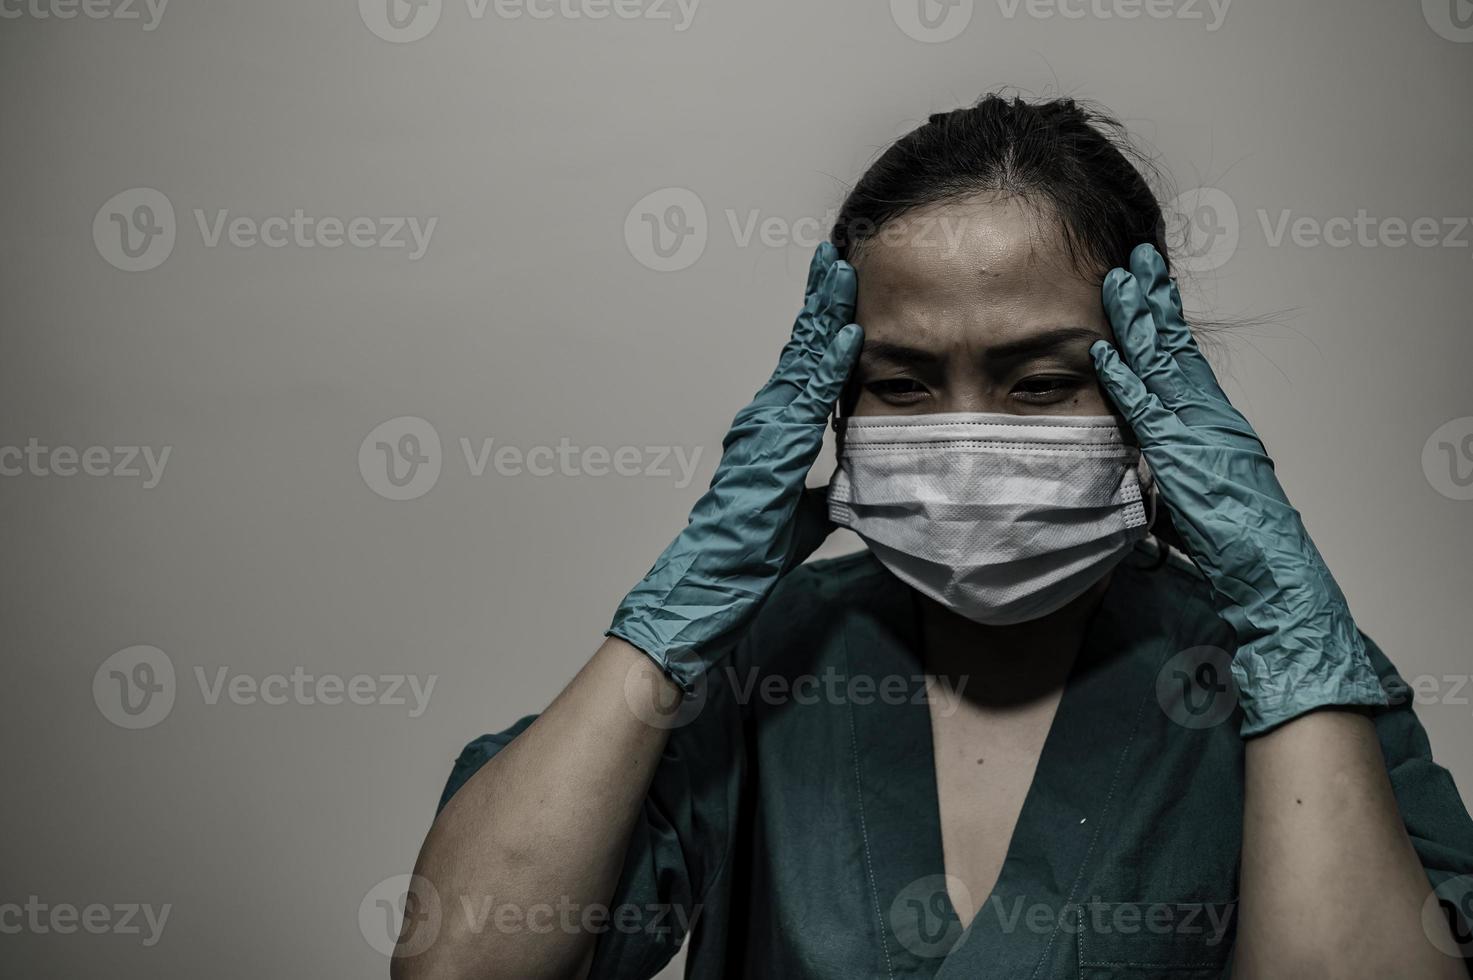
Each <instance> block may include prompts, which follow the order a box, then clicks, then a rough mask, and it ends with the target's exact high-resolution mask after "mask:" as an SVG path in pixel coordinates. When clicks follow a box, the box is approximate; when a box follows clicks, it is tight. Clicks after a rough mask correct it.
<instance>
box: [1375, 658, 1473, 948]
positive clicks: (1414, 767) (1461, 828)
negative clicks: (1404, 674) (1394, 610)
mask: <svg viewBox="0 0 1473 980" xmlns="http://www.w3.org/2000/svg"><path fill="white" fill-rule="evenodd" d="M1365 642H1366V651H1367V653H1368V654H1369V655H1370V658H1371V663H1372V665H1373V666H1374V667H1375V669H1376V673H1377V675H1378V676H1379V677H1380V679H1381V687H1382V689H1383V690H1384V691H1385V692H1386V695H1387V699H1388V700H1389V702H1390V705H1389V707H1386V708H1382V709H1377V710H1375V711H1374V712H1373V717H1374V719H1375V724H1376V734H1377V736H1378V738H1379V740H1380V743H1381V752H1382V754H1383V755H1384V756H1385V757H1386V770H1387V774H1388V775H1389V776H1390V777H1391V787H1392V790H1393V791H1394V792H1395V794H1396V802H1397V805H1398V807H1399V808H1400V810H1401V816H1402V822H1403V823H1404V824H1405V825H1406V830H1407V835H1408V836H1409V837H1410V838H1411V841H1412V846H1413V847H1415V848H1416V851H1417V856H1418V857H1419V858H1420V859H1421V861H1422V867H1423V868H1424V869H1425V870H1426V872H1427V878H1428V880H1429V881H1430V882H1431V883H1432V887H1433V889H1434V890H1435V891H1436V892H1437V894H1438V898H1439V899H1440V903H1439V904H1440V905H1441V906H1442V910H1441V912H1442V914H1443V915H1445V916H1447V918H1448V922H1449V924H1450V925H1451V926H1452V929H1453V932H1454V934H1455V936H1457V937H1458V940H1459V942H1460V943H1461V945H1462V949H1463V950H1464V952H1465V954H1466V953H1468V952H1469V951H1470V950H1473V922H1470V916H1469V910H1470V908H1473V819H1470V818H1469V816H1468V810H1467V808H1466V807H1465V806H1464V805H1463V799H1462V797H1461V796H1460V795H1459V793H1458V788H1457V786H1456V785H1454V783H1453V777H1452V774H1451V773H1449V772H1448V771H1447V770H1446V769H1444V768H1443V767H1442V766H1440V765H1438V764H1437V763H1436V762H1434V761H1433V760H1432V746H1431V744H1430V743H1429V742H1428V740H1427V732H1426V731H1425V730H1424V729H1423V728H1422V723H1421V722H1420V721H1418V720H1417V716H1416V713H1415V712H1414V711H1413V710H1412V702H1413V700H1414V698H1413V691H1412V690H1411V688H1410V687H1409V686H1408V685H1407V683H1406V682H1405V681H1404V680H1402V678H1401V676H1400V675H1399V674H1398V673H1397V672H1396V668H1395V667H1393V666H1392V665H1391V662H1390V661H1389V660H1387V658H1386V655H1385V654H1384V653H1382V652H1381V649H1380V647H1378V646H1377V645H1376V644H1375V643H1373V642H1372V641H1371V639H1370V638H1369V637H1365ZM1465 959H1468V957H1467V956H1466V955H1465ZM1468 964H1469V972H1470V974H1473V960H1468Z"/></svg>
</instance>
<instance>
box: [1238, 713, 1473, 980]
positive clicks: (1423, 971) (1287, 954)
mask: <svg viewBox="0 0 1473 980" xmlns="http://www.w3.org/2000/svg"><path fill="white" fill-rule="evenodd" d="M1246 766H1247V772H1246V798H1245V803H1244V819H1243V873H1242V890H1241V901H1240V904H1239V910H1240V913H1239V914H1240V919H1239V931H1238V941H1237V948H1236V953H1235V956H1234V974H1233V975H1234V977H1235V978H1253V980H1257V978H1265V977H1295V978H1298V977H1306V976H1314V977H1341V976H1343V977H1372V976H1374V977H1392V976H1415V977H1425V978H1428V980H1434V978H1438V977H1448V978H1453V977H1465V976H1466V974H1465V972H1464V969H1463V966H1462V964H1461V962H1460V961H1458V960H1455V959H1452V958H1450V957H1448V956H1445V955H1444V954H1442V953H1441V952H1439V951H1438V950H1437V949H1436V947H1434V946H1433V944H1432V943H1431V942H1430V941H1429V940H1428V937H1427V935H1426V933H1425V932H1424V930H1423V925H1422V918H1421V911H1422V905H1423V902H1424V901H1425V900H1426V898H1427V895H1428V893H1429V892H1430V891H1431V885H1430V883H1429V882H1428V880H1427V876H1426V873H1425V872H1424V871H1423V869H1422V866H1421V864H1420V862H1419V861H1418V859H1417V855H1416V852H1415V851H1414V850H1413V849H1412V845H1411V841H1410V840H1408V838H1407V835H1406V831H1405V829H1404V827H1403V825H1402V820H1401V815H1400V812H1399V811H1398V809H1397V804H1396V798H1395V796H1394V795H1393V793H1392V790H1391V783H1390V780H1389V779H1388V778H1387V775H1386V764H1385V761H1384V759H1383V758H1382V755H1381V749H1380V745H1379V743H1378V742H1377V741H1376V732H1375V727H1374V726H1373V725H1372V723H1371V721H1370V720H1369V719H1368V718H1366V717H1365V716H1363V715H1361V714H1359V713H1356V712H1352V711H1338V710H1330V711H1318V712H1314V713H1311V714H1308V715H1305V716H1303V717H1300V718H1298V719H1295V720H1294V721H1291V722H1289V723H1287V724H1285V725H1283V726H1282V727H1280V728H1279V729H1277V730H1275V731H1273V732H1270V733H1269V734H1267V735H1263V736H1261V737H1259V738H1255V739H1253V740H1251V741H1250V742H1249V743H1248V745H1247V751H1246Z"/></svg>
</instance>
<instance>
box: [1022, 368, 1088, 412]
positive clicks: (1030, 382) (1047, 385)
mask: <svg viewBox="0 0 1473 980" xmlns="http://www.w3.org/2000/svg"><path fill="white" fill-rule="evenodd" d="M1081 384H1083V381H1082V380H1081V379H1080V378H1076V377H1072V376H1070V375H1062V374H1036V375H1033V376H1031V377H1027V378H1024V379H1023V380H1022V381H1019V382H1018V383H1017V384H1016V385H1014V386H1013V391H1012V395H1013V397H1014V398H1017V399H1018V400H1020V401H1024V402H1027V403H1028V404H1030V405H1051V404H1053V403H1054V402H1061V401H1063V400H1065V399H1066V398H1070V397H1073V395H1074V394H1075V393H1076V392H1077V391H1078V390H1079V388H1080V385H1081Z"/></svg>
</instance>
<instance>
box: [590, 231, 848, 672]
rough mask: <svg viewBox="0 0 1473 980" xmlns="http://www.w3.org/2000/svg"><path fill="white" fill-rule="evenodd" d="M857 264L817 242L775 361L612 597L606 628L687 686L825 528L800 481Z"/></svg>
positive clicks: (829, 387)
mask: <svg viewBox="0 0 1473 980" xmlns="http://www.w3.org/2000/svg"><path fill="white" fill-rule="evenodd" d="M855 289H856V282H855V275H854V268H853V266H851V265H849V263H847V262H844V261H842V260H841V259H839V256H838V251H837V250H836V249H835V248H834V246H833V245H831V244H829V243H828V242H825V243H824V244H822V245H820V246H819V248H818V251H817V252H816V253H815V254H814V256H813V263H812V265H811V266H810V267H809V270H808V287H807V291H806V295H805V297H804V302H803V310H802V312H800V313H799V314H798V319H797V320H796V321H795V322H794V324H793V334H792V338H791V339H790V340H789V341H788V343H787V346H785V347H784V348H783V352H782V356H781V358H779V360H778V364H777V370H775V371H774V372H773V374H772V377H771V378H769V379H768V381H767V383H766V384H765V385H763V386H762V389H761V390H760V391H758V392H757V395H756V397H755V398H753V399H752V402H751V404H749V405H747V407H746V408H743V409H742V410H741V411H740V412H738V413H737V415H736V418H735V419H734V420H733V421H732V424H731V430H730V431H729V432H728V433H727V435H726V438H725V439H724V440H723V441H722V455H721V465H720V466H718V467H717V468H716V474H715V476H713V477H712V478H711V486H710V489H708V490H707V491H706V493H705V494H704V495H703V496H702V497H701V499H700V500H699V501H697V503H696V506H695V509H694V510H692V511H691V515H690V523H689V525H687V527H686V529H685V530H684V531H682V532H681V533H680V535H679V536H678V537H677V538H676V539H675V540H674V541H673V542H672V543H671V544H670V546H669V547H668V548H666V549H665V551H664V553H663V554H662V555H660V557H659V559H658V560H657V561H656V562H655V564H654V567H653V568H651V569H650V571H649V573H648V574H647V575H646V576H645V577H644V581H642V582H640V583H639V584H638V585H637V586H635V587H634V590H633V591H632V592H630V593H629V595H628V596H626V597H625V599H624V601H623V602H622V603H620V605H619V609H618V612H616V613H615V615H614V622H613V625H611V626H610V627H609V630H608V633H609V635H612V636H617V637H620V638H621V639H623V640H626V641H627V642H629V643H631V644H633V645H634V646H636V647H638V648H639V649H640V650H642V651H644V653H645V654H646V655H648V656H649V657H650V658H651V659H652V660H654V661H655V663H656V664H658V665H659V667H660V669H661V670H663V671H664V672H665V674H666V675H667V676H669V677H670V679H671V680H673V681H674V682H675V683H676V684H677V685H679V687H680V688H681V690H682V691H684V692H686V693H690V692H691V691H692V690H693V689H694V686H695V684H696V682H697V681H698V680H699V679H700V678H701V676H702V675H704V674H705V672H706V670H707V669H708V668H709V667H710V666H711V665H712V664H713V663H714V662H715V661H717V660H718V659H720V657H721V656H723V655H724V654H725V653H726V652H727V651H728V650H729V649H731V647H732V646H734V645H735V643H736V641H737V639H738V637H739V636H740V634H741V632H742V631H743V630H744V629H745V628H746V626H747V625H748V623H749V622H750V621H751V618H752V616H753V615H754V614H755V613H756V612H757V609H758V608H759V607H760V606H761V604H762V602H763V601H764V600H765V599H766V598H767V596H768V594H769V593H770V592H771V591H772V588H773V586H775V585H776V584H777V581H778V579H779V578H781V577H782V575H783V574H784V573H786V572H787V571H788V570H789V569H791V568H793V567H795V566H797V565H798V564H800V563H801V562H802V561H803V560H804V559H805V558H807V557H808V556H809V555H810V554H812V553H813V550H814V549H815V548H817V547H818V545H819V544H821V543H822V542H823V539H824V538H825V537H827V535H828V533H829V531H830V530H831V525H830V524H829V523H828V518H827V516H826V514H825V513H824V507H823V505H822V499H821V494H814V493H812V492H808V493H805V491H804V480H805V478H806V477H807V475H808V471H809V469H810V468H811V467H812V466H813V462H814V460H815V459H817V458H818V453H819V450H820V448H821V447H822V445H823V436H824V430H825V428H826V427H827V424H828V418H829V414H830V413H831V412H832V411H833V408H834V404H835V402H837V401H838V398H839V393H840V392H841V391H842V390H843V387H844V382H845V380H846V379H847V378H848V376H849V372H850V370H851V369H852V368H853V366H854V362H855V360H856V359H857V358H858V356H859V348H860V345H861V343H862V341H863V333H862V331H861V330H860V328H859V326H858V324H855V323H852V322H851V321H852V320H853V318H854V303H855Z"/></svg>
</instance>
